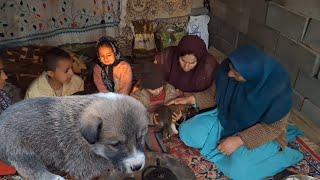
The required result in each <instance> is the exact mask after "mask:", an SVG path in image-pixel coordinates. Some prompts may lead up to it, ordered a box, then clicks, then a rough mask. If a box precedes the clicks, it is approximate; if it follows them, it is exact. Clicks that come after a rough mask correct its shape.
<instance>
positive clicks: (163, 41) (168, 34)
mask: <svg viewBox="0 0 320 180" xmlns="http://www.w3.org/2000/svg"><path fill="white" fill-rule="evenodd" d="M185 35H186V32H185V30H184V29H183V28H180V27H177V26H171V27H167V28H166V29H165V30H163V31H159V32H157V33H156V44H157V48H158V49H159V50H160V51H162V50H164V49H165V48H167V47H169V46H177V45H178V43H179V41H180V40H181V39H182V37H183V36H185Z"/></svg>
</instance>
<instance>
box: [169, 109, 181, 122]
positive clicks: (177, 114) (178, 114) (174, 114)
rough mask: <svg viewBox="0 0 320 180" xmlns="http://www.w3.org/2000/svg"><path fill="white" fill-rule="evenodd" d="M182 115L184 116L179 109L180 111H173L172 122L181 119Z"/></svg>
mask: <svg viewBox="0 0 320 180" xmlns="http://www.w3.org/2000/svg"><path fill="white" fill-rule="evenodd" d="M181 117H182V112H181V111H179V112H178V113H175V112H174V113H173V115H172V116H171V119H172V121H171V122H172V123H175V122H177V121H179V120H180V119H181Z"/></svg>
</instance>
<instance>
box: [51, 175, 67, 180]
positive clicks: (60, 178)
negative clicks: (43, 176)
mask: <svg viewBox="0 0 320 180" xmlns="http://www.w3.org/2000/svg"><path fill="white" fill-rule="evenodd" d="M51 180H65V178H63V177H61V176H58V175H54V176H53V177H52V178H51Z"/></svg>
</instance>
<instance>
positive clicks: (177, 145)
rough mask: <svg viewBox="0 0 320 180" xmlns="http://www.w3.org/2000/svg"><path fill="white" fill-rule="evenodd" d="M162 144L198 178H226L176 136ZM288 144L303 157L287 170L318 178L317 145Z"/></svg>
mask: <svg viewBox="0 0 320 180" xmlns="http://www.w3.org/2000/svg"><path fill="white" fill-rule="evenodd" d="M164 146H165V148H166V149H167V151H168V152H169V154H171V155H172V156H174V157H176V158H179V159H181V162H183V163H185V164H187V165H188V166H189V167H190V168H191V169H192V170H193V171H194V173H195V175H196V178H197V179H198V180H210V179H219V180H227V179H228V178H227V177H226V176H224V175H223V173H221V172H219V170H217V169H216V167H215V165H214V164H212V163H211V162H209V161H206V160H205V159H203V158H202V157H201V156H200V155H199V151H197V150H195V149H191V148H188V147H186V146H185V145H184V144H183V143H182V141H180V139H179V138H178V137H177V136H173V137H171V138H170V139H166V140H165V141H164ZM289 146H290V147H292V148H295V149H298V150H299V151H300V152H302V153H303V154H304V159H303V161H301V162H300V163H299V164H297V165H296V166H294V167H290V168H288V170H289V171H291V172H294V173H297V174H305V175H310V176H313V177H317V178H320V156H319V154H316V153H315V151H314V150H313V149H315V148H318V147H317V145H316V144H314V143H312V142H311V141H309V140H308V139H307V138H304V137H301V138H297V140H296V141H295V142H294V143H291V144H290V145H289ZM0 179H1V180H21V179H22V178H21V177H20V176H18V175H16V176H6V177H0ZM67 179H70V178H67ZM271 179H272V178H271Z"/></svg>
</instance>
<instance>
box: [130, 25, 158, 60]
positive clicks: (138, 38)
mask: <svg viewBox="0 0 320 180" xmlns="http://www.w3.org/2000/svg"><path fill="white" fill-rule="evenodd" d="M132 24H133V27H134V42H133V55H134V56H135V57H150V56H154V54H155V52H156V45H155V38H154V30H155V25H154V23H152V22H151V21H145V20H139V21H133V22H132Z"/></svg>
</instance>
